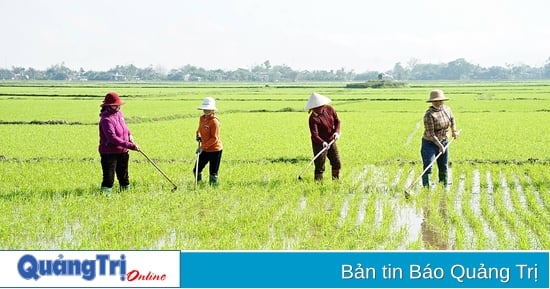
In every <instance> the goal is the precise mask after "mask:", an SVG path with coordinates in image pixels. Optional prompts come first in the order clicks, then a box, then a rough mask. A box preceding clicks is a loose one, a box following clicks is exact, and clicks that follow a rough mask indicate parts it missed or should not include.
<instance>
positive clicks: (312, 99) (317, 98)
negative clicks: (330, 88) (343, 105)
mask: <svg viewBox="0 0 550 289" xmlns="http://www.w3.org/2000/svg"><path fill="white" fill-rule="evenodd" d="M330 102H331V100H330V98H328V97H326V96H324V95H321V94H318V93H317V92H314V93H312V94H311V95H310V96H309V99H308V100H307V103H306V107H305V110H310V109H312V108H316V107H319V106H322V105H326V104H329V103H330Z"/></svg>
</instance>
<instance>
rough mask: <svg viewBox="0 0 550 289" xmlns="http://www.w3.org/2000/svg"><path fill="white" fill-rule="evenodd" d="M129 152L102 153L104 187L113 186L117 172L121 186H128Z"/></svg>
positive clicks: (102, 183) (102, 184)
mask: <svg viewBox="0 0 550 289" xmlns="http://www.w3.org/2000/svg"><path fill="white" fill-rule="evenodd" d="M129 159H130V155H129V154H128V152H125V153H122V154H101V169H102V170H103V181H102V182H101V186H102V187H106V188H112V187H113V184H114V182H115V173H116V177H117V179H118V183H119V184H120V186H121V187H124V186H128V185H129V184H130V180H129V177H128V160H129Z"/></svg>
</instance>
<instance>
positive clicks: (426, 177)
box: [422, 174, 430, 188]
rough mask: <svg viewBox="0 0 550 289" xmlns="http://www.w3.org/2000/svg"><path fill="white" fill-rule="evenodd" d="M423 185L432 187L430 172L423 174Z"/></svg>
mask: <svg viewBox="0 0 550 289" xmlns="http://www.w3.org/2000/svg"><path fill="white" fill-rule="evenodd" d="M422 186H423V187H424V188H429V187H430V175H429V174H425V175H423V176H422Z"/></svg>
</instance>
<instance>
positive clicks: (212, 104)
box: [197, 97, 217, 110]
mask: <svg viewBox="0 0 550 289" xmlns="http://www.w3.org/2000/svg"><path fill="white" fill-rule="evenodd" d="M197 109H203V110H217V108H216V100H215V99H214V98H212V97H207V98H205V99H204V100H203V101H202V104H201V106H199V107H197Z"/></svg>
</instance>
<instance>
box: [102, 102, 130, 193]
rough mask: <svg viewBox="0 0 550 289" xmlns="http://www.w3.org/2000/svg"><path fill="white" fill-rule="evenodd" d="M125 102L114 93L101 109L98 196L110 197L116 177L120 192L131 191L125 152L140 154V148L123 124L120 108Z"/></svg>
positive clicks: (127, 155) (126, 153)
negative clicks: (100, 193)
mask: <svg viewBox="0 0 550 289" xmlns="http://www.w3.org/2000/svg"><path fill="white" fill-rule="evenodd" d="M123 104H124V102H122V100H121V99H120V96H119V95H118V93H116V92H109V93H107V95H105V99H104V100H103V103H102V104H101V105H100V106H101V112H100V114H99V116H100V117H101V119H100V120H99V148H98V150H99V154H100V155H101V169H102V171H103V181H102V182H101V192H103V193H106V194H110V193H111V191H112V187H113V183H114V181H115V173H116V177H117V179H118V182H119V185H120V190H121V191H123V190H126V189H128V188H129V187H130V180H129V177H128V160H129V157H130V156H129V154H128V150H135V151H139V147H138V146H137V145H136V144H135V143H133V138H132V135H131V134H130V130H128V127H127V126H126V122H125V121H124V115H123V114H122V112H121V111H120V106H122V105H123Z"/></svg>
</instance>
